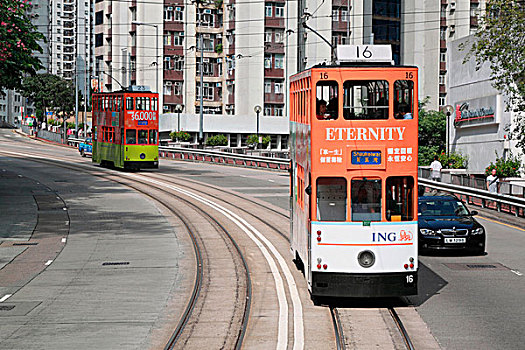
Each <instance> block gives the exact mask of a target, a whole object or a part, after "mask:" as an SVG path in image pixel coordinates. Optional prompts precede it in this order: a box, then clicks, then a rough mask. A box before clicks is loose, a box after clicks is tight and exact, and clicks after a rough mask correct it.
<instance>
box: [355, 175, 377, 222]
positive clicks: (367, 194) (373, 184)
mask: <svg viewBox="0 0 525 350" xmlns="http://www.w3.org/2000/svg"><path fill="white" fill-rule="evenodd" d="M351 191H352V194H351V196H352V198H351V199H352V221H381V179H367V178H362V179H354V180H352V183H351Z"/></svg>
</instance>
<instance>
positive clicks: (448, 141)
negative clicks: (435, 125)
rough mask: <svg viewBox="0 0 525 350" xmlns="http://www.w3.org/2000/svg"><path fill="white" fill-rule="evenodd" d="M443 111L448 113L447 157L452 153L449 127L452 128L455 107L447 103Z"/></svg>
mask: <svg viewBox="0 0 525 350" xmlns="http://www.w3.org/2000/svg"><path fill="white" fill-rule="evenodd" d="M443 111H444V112H445V114H446V115H447V122H446V129H447V137H446V138H445V140H446V142H445V143H446V144H445V148H446V151H447V157H448V155H449V153H450V150H449V149H450V132H449V128H450V115H451V114H452V112H453V111H454V107H452V106H451V105H446V106H445V107H443Z"/></svg>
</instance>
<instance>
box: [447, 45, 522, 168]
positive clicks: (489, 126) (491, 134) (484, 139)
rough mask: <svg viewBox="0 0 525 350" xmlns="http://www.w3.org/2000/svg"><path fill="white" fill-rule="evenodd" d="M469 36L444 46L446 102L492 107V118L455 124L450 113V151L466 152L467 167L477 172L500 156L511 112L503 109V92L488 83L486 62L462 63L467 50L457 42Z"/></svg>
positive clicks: (514, 151) (471, 108)
mask: <svg viewBox="0 0 525 350" xmlns="http://www.w3.org/2000/svg"><path fill="white" fill-rule="evenodd" d="M468 40H474V37H466V38H462V39H459V40H455V41H452V42H450V43H449V44H448V47H447V52H448V57H447V61H448V62H449V64H450V69H449V73H448V91H449V93H448V95H447V104H449V105H451V106H453V107H454V109H455V110H456V108H457V106H461V105H462V104H465V105H466V104H468V105H469V107H468V109H469V110H471V111H472V110H476V109H479V108H482V107H483V108H489V107H490V108H492V109H493V110H494V118H493V119H491V118H487V119H481V120H480V121H477V122H472V123H463V124H461V125H459V126H454V125H453V118H454V116H455V115H456V113H453V115H452V116H451V117H450V122H451V123H450V124H451V127H450V140H451V141H450V145H451V150H452V151H455V152H459V153H462V154H465V155H468V156H469V165H468V170H469V171H471V172H475V173H476V172H479V173H480V172H483V171H484V170H485V168H486V167H487V166H488V165H489V164H490V162H494V161H495V160H496V153H497V154H498V156H500V157H501V156H503V154H504V151H505V148H504V144H505V142H504V137H505V135H508V132H507V131H505V129H506V127H508V126H511V124H512V119H513V118H512V115H511V113H510V112H506V111H505V106H506V101H505V96H503V95H502V94H501V93H500V92H499V91H497V90H496V89H494V88H493V87H492V85H491V80H490V68H489V66H488V65H483V66H482V67H481V69H480V70H479V71H476V69H475V62H474V60H473V59H470V60H469V61H468V62H467V63H465V64H463V60H464V57H465V54H466V52H467V50H460V48H459V46H460V45H461V44H462V43H467V42H468ZM512 149H513V153H514V154H516V148H515V147H514V144H510V150H512Z"/></svg>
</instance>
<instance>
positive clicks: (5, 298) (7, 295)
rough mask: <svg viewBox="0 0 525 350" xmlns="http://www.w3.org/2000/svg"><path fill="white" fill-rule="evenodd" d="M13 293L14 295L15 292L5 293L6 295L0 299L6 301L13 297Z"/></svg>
mask: <svg viewBox="0 0 525 350" xmlns="http://www.w3.org/2000/svg"><path fill="white" fill-rule="evenodd" d="M11 295H13V294H6V295H4V296H3V297H2V298H1V299H0V303H3V302H4V301H6V300H7V299H9V297H11Z"/></svg>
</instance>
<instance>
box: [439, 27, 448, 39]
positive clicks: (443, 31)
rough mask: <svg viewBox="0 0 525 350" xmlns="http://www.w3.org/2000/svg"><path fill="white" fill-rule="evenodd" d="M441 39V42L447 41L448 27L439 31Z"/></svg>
mask: <svg viewBox="0 0 525 350" xmlns="http://www.w3.org/2000/svg"><path fill="white" fill-rule="evenodd" d="M439 38H440V39H441V40H447V28H446V27H441V29H440V31H439Z"/></svg>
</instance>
